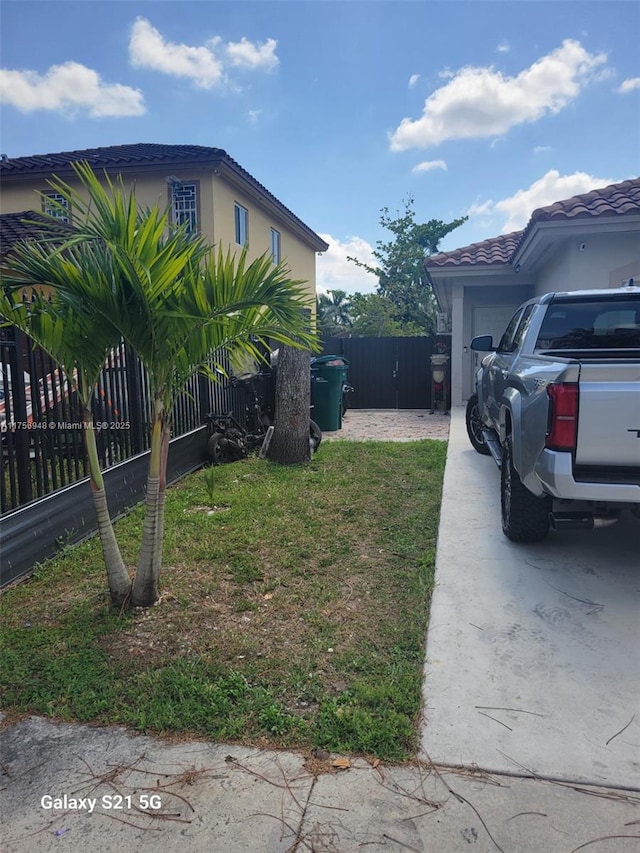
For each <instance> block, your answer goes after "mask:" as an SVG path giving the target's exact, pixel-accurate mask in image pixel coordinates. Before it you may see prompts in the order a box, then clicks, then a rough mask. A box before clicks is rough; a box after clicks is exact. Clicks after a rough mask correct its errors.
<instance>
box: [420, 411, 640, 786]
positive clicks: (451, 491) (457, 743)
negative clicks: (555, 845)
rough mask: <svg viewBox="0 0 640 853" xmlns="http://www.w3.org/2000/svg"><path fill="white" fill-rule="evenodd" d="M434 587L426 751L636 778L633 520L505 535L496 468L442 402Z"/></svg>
mask: <svg viewBox="0 0 640 853" xmlns="http://www.w3.org/2000/svg"><path fill="white" fill-rule="evenodd" d="M627 515H628V514H627ZM436 584H437V585H436V590H435V594H434V597H433V604H432V608H431V620H430V628H429V635H428V640H427V661H426V667H425V675H426V677H425V688H424V690H425V724H424V731H423V738H422V746H423V749H424V750H425V752H426V753H428V755H429V756H430V758H431V759H432V760H433V761H434V762H436V763H438V764H446V765H466V766H469V765H477V766H479V767H481V768H483V769H485V770H488V771H493V772H505V773H514V774H525V775H540V776H544V777H547V778H552V779H567V780H571V781H581V782H590V783H592V784H597V785H609V786H620V787H631V788H636V789H637V788H640V521H638V520H636V519H634V518H632V517H630V516H628V517H627V518H623V519H622V520H621V521H620V522H619V523H618V524H617V525H616V526H614V527H611V528H608V529H602V530H597V531H593V532H587V533H584V532H564V533H555V534H553V533H552V534H551V535H550V536H549V538H548V539H547V540H545V541H544V542H542V543H536V544H534V545H520V544H514V543H511V542H509V541H508V540H507V539H506V538H505V537H504V536H503V534H502V530H501V527H500V483H499V471H498V469H497V467H496V465H495V463H494V462H493V460H492V459H491V457H486V456H480V455H478V454H477V453H476V452H475V451H474V450H473V449H472V447H471V445H470V444H469V441H468V439H467V436H466V431H465V425H464V413H463V412H462V410H454V411H453V413H452V419H451V431H450V436H449V455H448V459H447V467H446V473H445V483H444V497H443V502H442V516H441V522H440V532H439V538H438V552H437V574H436Z"/></svg>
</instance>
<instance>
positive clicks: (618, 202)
mask: <svg viewBox="0 0 640 853" xmlns="http://www.w3.org/2000/svg"><path fill="white" fill-rule="evenodd" d="M634 214H635V215H636V216H637V215H638V214H640V178H633V179H631V180H628V181H622V182H621V183H619V184H610V185H609V186H607V187H602V188H600V189H595V190H591V192H588V193H583V194H582V195H576V196H573V197H572V198H568V199H564V200H563V201H556V202H554V203H553V204H550V205H548V206H547V207H539V208H537V210H534V211H533V213H532V214H531V218H530V219H529V222H528V223H527V227H526V228H525V229H524V230H523V231H514V232H513V233H511V234H502V235H501V236H500V237H492V238H490V239H489V240H483V241H482V242H481V243H472V244H471V245H470V246H464V247H463V248H461V249H454V250H453V251H452V252H441V253H440V254H437V255H432V256H431V257H430V258H428V259H427V260H426V261H425V266H426V267H459V266H472V265H473V266H475V265H477V264H508V263H509V262H510V261H511V260H512V259H513V257H514V255H515V254H516V252H517V251H518V249H519V248H520V246H521V245H522V244H523V243H524V241H525V240H526V239H527V237H528V236H529V234H530V233H531V231H532V230H533V229H534V228H535V227H536V225H539V224H540V223H542V222H560V221H566V220H570V219H593V218H597V217H599V216H627V215H634Z"/></svg>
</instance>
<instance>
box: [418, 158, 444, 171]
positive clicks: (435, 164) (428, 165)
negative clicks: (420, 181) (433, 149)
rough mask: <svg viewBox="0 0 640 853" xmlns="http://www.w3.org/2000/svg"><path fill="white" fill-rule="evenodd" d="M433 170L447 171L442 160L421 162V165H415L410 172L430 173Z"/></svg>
mask: <svg viewBox="0 0 640 853" xmlns="http://www.w3.org/2000/svg"><path fill="white" fill-rule="evenodd" d="M433 169H444V171H445V172H446V171H447V164H446V163H445V161H444V160H423V161H422V163H417V164H416V165H415V166H414V167H413V169H412V170H411V171H412V172H414V173H419V172H431V171H433Z"/></svg>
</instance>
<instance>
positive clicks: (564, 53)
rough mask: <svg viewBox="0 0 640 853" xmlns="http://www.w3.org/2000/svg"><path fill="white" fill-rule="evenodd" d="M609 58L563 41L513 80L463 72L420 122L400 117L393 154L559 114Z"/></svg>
mask: <svg viewBox="0 0 640 853" xmlns="http://www.w3.org/2000/svg"><path fill="white" fill-rule="evenodd" d="M606 59H607V57H606V54H604V53H600V54H590V53H588V52H587V51H586V50H585V49H584V48H583V47H582V45H581V44H580V42H577V41H574V40H572V39H565V41H563V43H562V45H561V47H559V48H557V49H556V50H554V51H552V52H551V53H549V54H547V55H546V56H543V57H542V58H541V59H539V60H538V61H537V62H534V63H533V65H531V66H530V67H529V68H526V69H525V70H524V71H521V72H520V74H518V75H517V76H515V77H506V76H505V75H504V74H502V73H501V72H500V71H496V70H495V69H494V68H493V67H489V68H476V67H472V66H467V67H465V68H462V69H460V70H459V71H457V72H456V73H455V74H454V75H453V76H452V77H451V78H450V80H449V82H448V83H446V84H445V85H444V86H442V87H441V88H439V89H436V91H435V92H433V94H431V95H430V96H429V97H428V98H427V100H426V101H425V105H424V111H423V114H422V116H421V117H420V118H419V119H416V120H413V119H410V118H403V119H402V121H401V122H400V125H399V126H398V127H397V128H396V130H395V131H394V132H393V134H392V135H391V150H392V151H406V150H407V149H409V148H426V147H428V146H430V145H439V144H440V143H441V142H444V141H445V140H447V139H482V138H487V137H494V136H502V135H503V134H505V133H506V132H507V131H508V130H509V129H510V128H512V127H514V126H516V125H519V124H523V123H524V122H532V121H536V120H537V119H540V118H542V116H544V115H546V114H549V113H551V114H555V113H558V112H560V110H562V109H563V108H564V107H566V106H567V104H569V103H570V101H572V100H573V99H574V98H576V97H577V96H578V94H579V93H580V91H581V89H582V88H583V87H584V86H586V85H587V83H588V82H590V80H591V79H592V77H593V76H594V74H595V72H596V69H598V68H599V67H600V66H601V65H603V64H604V63H605V62H606ZM449 73H450V72H447V74H449Z"/></svg>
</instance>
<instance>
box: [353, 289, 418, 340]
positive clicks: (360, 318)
mask: <svg viewBox="0 0 640 853" xmlns="http://www.w3.org/2000/svg"><path fill="white" fill-rule="evenodd" d="M351 310H352V313H353V318H354V319H353V326H352V327H351V334H352V335H353V337H362V338H382V337H401V336H403V335H421V334H424V330H423V329H422V327H421V326H418V325H417V324H415V323H405V324H403V323H401V322H400V321H399V320H397V319H395V317H396V307H395V305H394V304H393V302H392V301H391V300H390V299H389V297H388V296H380V294H379V293H354V294H353V295H352V297H351Z"/></svg>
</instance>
